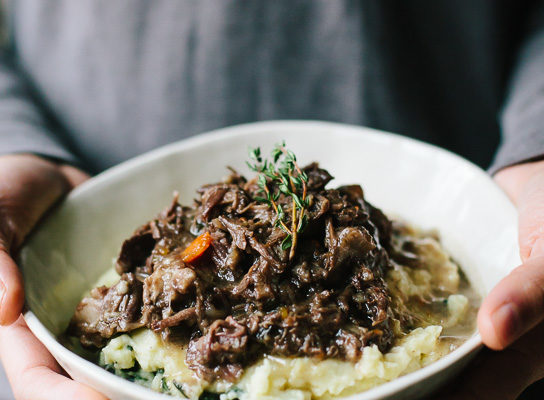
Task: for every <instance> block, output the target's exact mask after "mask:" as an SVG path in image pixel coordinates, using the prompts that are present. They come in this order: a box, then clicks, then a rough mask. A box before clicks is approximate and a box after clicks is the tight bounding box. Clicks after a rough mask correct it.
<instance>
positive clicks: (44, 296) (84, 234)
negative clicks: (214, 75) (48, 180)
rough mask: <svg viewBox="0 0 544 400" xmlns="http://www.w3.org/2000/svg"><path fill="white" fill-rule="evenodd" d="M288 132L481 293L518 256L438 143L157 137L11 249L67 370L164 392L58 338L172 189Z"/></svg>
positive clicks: (48, 340)
mask: <svg viewBox="0 0 544 400" xmlns="http://www.w3.org/2000/svg"><path fill="white" fill-rule="evenodd" d="M282 139H286V140H287V144H288V147H290V148H291V149H293V150H294V151H295V152H296V153H297V154H298V157H299V160H300V161H301V163H305V162H309V161H312V160H318V161H319V162H320V163H321V165H322V166H323V167H325V168H326V169H328V170H329V171H330V172H331V173H332V174H333V175H334V176H335V177H336V179H335V180H334V181H333V183H332V185H339V184H345V183H360V184H361V185H362V186H363V188H364V190H365V194H366V197H367V199H368V200H369V201H370V202H372V203H374V204H375V205H376V206H378V207H380V208H382V209H383V210H384V211H385V212H386V213H391V214H394V215H398V216H401V217H403V218H404V219H406V220H408V221H411V222H413V223H416V224H417V225H419V226H421V227H424V228H437V229H438V230H439V231H440V233H441V235H442V239H443V242H444V244H445V246H446V248H447V249H448V250H449V251H450V252H451V254H453V255H454V257H455V258H456V259H457V260H458V261H459V262H460V264H461V265H462V266H463V268H464V270H465V272H466V273H467V275H468V277H469V279H470V280H471V282H472V283H473V285H474V286H475V287H476V289H477V290H478V291H479V292H480V293H481V294H482V295H485V294H486V293H487V292H488V291H489V290H490V289H491V288H492V287H493V286H494V285H495V284H496V283H497V282H498V281H499V279H500V278H502V277H503V276H505V275H506V274H507V273H508V272H509V271H510V270H511V269H512V268H514V267H515V266H516V265H517V264H518V263H519V256H518V248H517V239H516V238H517V228H516V218H517V217H516V212H515V209H514V207H513V206H512V204H511V203H510V202H509V200H508V199H507V198H506V196H505V195H504V194H503V193H502V192H501V190H500V189H499V188H498V187H497V186H496V185H495V184H494V183H493V181H492V180H491V179H490V178H489V177H488V175H487V174H486V173H485V172H484V171H482V170H481V169H479V168H478V167H476V166H474V165H472V164H471V163H469V162H468V161H466V160H464V159H462V158H460V157H458V156H456V155H454V154H451V153H449V152H447V151H444V150H442V149H439V148H437V147H433V146H430V145H427V144H423V143H420V142H417V141H414V140H411V139H407V138H404V137H401V136H397V135H393V134H389V133H385V132H379V131H376V130H372V129H368V128H361V127H354V126H348V125H342V124H333V123H324V122H310V121H278V122H263V123H255V124H247V125H240V126H235V127H231V128H226V129H221V130H217V131H214V132H211V133H207V134H203V135H199V136H197V137H194V138H191V139H188V140H184V141H181V142H178V143H174V144H171V145H168V146H165V147H163V148H161V149H158V150H155V151H152V152H150V153H147V154H144V155H142V156H140V157H137V158H135V159H132V160H130V161H127V162H125V163H123V164H121V165H119V166H116V167H114V168H112V169H110V170H108V171H106V172H104V173H102V174H100V175H99V176H97V177H95V178H93V179H91V180H90V181H88V182H86V183H85V184H84V185H82V186H80V187H79V188H77V189H76V190H74V191H73V192H72V193H71V194H70V195H69V196H68V198H67V199H66V201H65V202H64V203H63V204H62V205H61V206H60V207H59V208H58V209H57V210H55V212H53V213H52V214H51V215H50V216H49V217H48V218H47V219H46V220H45V221H44V222H43V223H42V224H41V225H40V226H39V228H38V229H37V231H36V232H35V233H34V234H33V235H32V237H31V238H30V239H29V241H28V243H27V245H26V246H25V248H24V249H23V251H22V253H21V257H20V262H21V266H22V269H23V273H24V275H25V284H26V296H27V303H28V306H29V308H30V310H31V311H29V312H27V313H26V315H25V318H26V321H27V323H28V325H29V327H30V329H31V330H32V331H33V332H34V334H35V335H36V336H37V337H38V339H40V340H41V341H42V342H43V343H44V345H45V346H46V347H47V348H48V349H49V351H50V352H51V353H52V354H53V355H54V356H55V358H56V359H57V360H58V361H59V363H60V364H61V365H62V366H63V367H64V368H65V369H66V371H67V372H68V373H69V374H70V375H71V376H72V377H73V378H74V379H76V380H78V381H81V382H84V383H86V384H88V385H89V386H91V387H94V388H95V389H97V390H99V391H101V392H103V393H104V394H106V395H107V396H108V397H110V398H111V399H112V400H121V399H123V400H127V399H128V400H144V399H145V400H150V399H163V400H164V399H167V398H170V397H167V396H165V395H160V394H157V393H154V392H151V391H150V390H148V389H145V388H142V387H140V386H138V385H136V384H134V383H131V382H129V381H126V380H123V379H121V378H119V377H116V376H114V375H113V374H111V373H109V372H106V371H105V370H103V369H101V368H100V367H98V366H96V365H94V364H92V363H90V362H88V361H86V360H84V359H83V358H81V357H79V356H77V355H76V354H74V353H72V352H71V351H69V350H68V349H67V348H65V347H64V346H62V345H61V344H60V343H59V342H58V341H57V339H56V336H57V335H58V334H60V333H61V332H62V331H63V330H64V329H65V328H66V326H67V323H68V321H69V319H70V316H71V315H72V313H73V311H74V308H75V306H76V304H77V303H78V301H79V300H80V298H81V296H82V294H83V293H84V292H85V291H87V290H88V289H89V288H90V285H92V283H93V282H95V281H96V279H97V278H98V277H99V276H100V275H101V274H102V273H103V272H104V271H105V270H106V269H108V268H111V265H112V259H113V258H114V257H115V256H116V254H117V252H118V249H119V247H120V244H121V243H122V241H123V239H124V238H126V237H128V236H129V235H130V234H131V232H132V231H133V230H134V229H135V228H136V227H137V226H139V225H140V224H141V223H143V222H145V221H146V220H148V219H149V218H151V217H152V216H153V215H155V214H156V213H157V212H158V211H159V210H161V209H162V208H163V207H164V206H165V205H167V204H168V203H169V201H170V199H171V194H172V191H173V190H179V191H180V193H181V201H182V202H183V203H190V202H191V200H192V199H193V197H194V191H195V189H196V188H197V187H198V186H200V184H203V183H206V182H214V181H217V180H219V179H220V178H221V177H222V176H223V175H225V174H226V170H225V166H226V165H230V166H233V167H235V168H237V169H239V170H240V171H243V172H247V170H246V168H245V165H244V161H245V160H246V157H247V148H248V146H261V147H262V148H263V151H264V152H268V151H269V150H270V149H271V147H272V146H273V144H274V143H277V142H279V141H281V140H282ZM480 346H481V339H480V336H479V335H478V334H475V335H474V336H473V337H472V338H470V339H469V340H468V341H467V342H466V343H464V344H463V345H462V346H461V347H460V348H459V349H457V350H455V351H454V352H453V353H451V354H449V355H447V356H446V357H444V358H442V359H441V360H439V361H437V362H435V363H434V364H431V365H430V366H428V367H426V368H423V369H421V370H419V371H416V372H414V373H411V374H409V375H406V376H403V377H401V378H399V379H396V380H394V381H392V382H390V383H387V384H384V385H382V386H379V387H377V388H375V389H372V390H369V391H367V392H364V393H361V394H358V395H355V396H352V397H350V399H352V400H355V399H357V400H369V399H383V398H392V397H395V398H397V399H398V398H415V397H417V396H422V395H424V394H426V393H429V392H430V391H432V390H433V389H435V388H436V387H437V386H438V385H440V384H441V383H443V382H444V381H446V380H447V379H449V378H451V377H452V376H453V375H454V374H455V373H456V372H458V371H459V370H460V369H461V368H462V367H463V366H464V365H465V364H466V363H467V362H468V360H469V359H470V358H471V357H472V356H474V355H475V353H476V352H477V350H478V349H479V348H480Z"/></svg>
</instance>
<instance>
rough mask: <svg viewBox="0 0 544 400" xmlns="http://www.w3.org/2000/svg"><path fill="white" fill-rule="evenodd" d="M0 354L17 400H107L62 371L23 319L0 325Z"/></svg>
mask: <svg viewBox="0 0 544 400" xmlns="http://www.w3.org/2000/svg"><path fill="white" fill-rule="evenodd" d="M0 358H1V359H2V362H3V363H4V366H5V369H6V374H7V376H8V380H9V381H10V384H11V386H12V388H13V393H14V394H15V398H16V399H17V400H59V399H78V400H106V397H104V396H103V395H101V394H99V393H97V392H95V391H94V390H92V389H91V388H89V387H87V386H85V385H83V384H80V383H77V382H75V381H73V380H71V379H69V378H67V377H65V376H63V375H61V374H62V369H61V368H60V366H59V365H58V364H57V363H56V361H55V359H54V358H53V357H52V356H51V355H50V354H49V352H48V351H47V349H46V348H45V347H44V346H43V345H42V344H41V343H40V342H39V341H38V340H37V339H36V338H35V337H34V335H32V332H30V330H29V329H28V327H27V326H26V324H25V322H24V320H23V319H22V317H21V318H19V319H18V320H17V322H15V323H14V324H13V325H10V326H8V327H3V328H0Z"/></svg>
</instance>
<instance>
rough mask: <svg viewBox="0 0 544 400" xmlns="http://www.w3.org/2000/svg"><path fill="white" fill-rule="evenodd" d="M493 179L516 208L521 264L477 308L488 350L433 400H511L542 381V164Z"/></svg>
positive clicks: (506, 171) (510, 170) (514, 169)
mask: <svg viewBox="0 0 544 400" xmlns="http://www.w3.org/2000/svg"><path fill="white" fill-rule="evenodd" d="M495 180H496V182H497V183H498V184H499V185H500V186H501V187H502V188H503V189H504V191H505V192H506V193H507V194H508V196H509V197H510V199H511V200H512V201H513V202H514V204H515V205H516V206H517V208H518V213H519V245H520V255H521V259H522V262H523V264H522V265H521V266H519V267H517V268H516V269H515V270H514V271H513V272H512V273H510V274H509V275H508V276H506V277H505V278H504V279H503V280H502V281H501V282H499V284H498V285H497V286H495V288H493V290H492V291H491V293H490V294H489V295H488V296H487V297H486V298H485V299H484V302H483V304H482V306H481V308H480V312H479V313H478V328H479V330H480V334H481V335H482V339H483V342H484V344H485V345H486V346H487V347H489V349H484V350H483V351H482V352H481V353H480V354H479V355H478V356H477V358H476V360H475V361H474V362H473V363H472V364H471V365H470V366H469V367H468V368H467V369H466V370H465V371H463V372H462V374H461V375H460V376H459V377H457V378H456V379H455V381H454V382H452V383H450V384H448V385H446V387H444V388H443V389H441V390H440V391H439V393H437V394H435V395H434V396H432V397H431V398H433V399H435V398H436V399H449V400H461V399H462V400H470V399H481V400H486V399H501V400H515V399H516V398H517V397H518V396H519V395H520V394H521V393H522V392H523V390H525V389H526V388H527V387H528V386H529V385H531V384H532V383H534V382H536V381H537V380H540V379H543V378H544V322H543V321H544V161H540V162H534V163H527V164H522V165H517V166H513V167H509V168H506V169H504V170H502V171H500V172H498V173H497V174H496V176H495ZM490 349H492V350H490ZM498 350H500V351H498Z"/></svg>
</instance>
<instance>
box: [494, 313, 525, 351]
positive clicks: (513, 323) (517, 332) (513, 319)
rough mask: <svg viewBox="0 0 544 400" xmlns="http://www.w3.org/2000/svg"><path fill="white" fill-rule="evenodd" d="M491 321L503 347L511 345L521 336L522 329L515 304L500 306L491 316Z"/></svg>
mask: <svg viewBox="0 0 544 400" xmlns="http://www.w3.org/2000/svg"><path fill="white" fill-rule="evenodd" d="M491 321H492V322H493V327H494V328H495V330H496V332H497V335H498V336H499V337H500V340H502V341H504V343H503V344H504V345H509V344H511V343H512V342H513V341H514V340H516V339H517V338H518V337H519V336H521V333H522V328H523V327H522V325H521V318H520V316H519V313H518V311H517V307H516V305H515V304H512V303H506V304H503V305H502V306H500V307H499V308H498V309H497V310H496V311H495V312H494V313H493V314H492V315H491Z"/></svg>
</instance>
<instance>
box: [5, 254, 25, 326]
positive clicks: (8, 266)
mask: <svg viewBox="0 0 544 400" xmlns="http://www.w3.org/2000/svg"><path fill="white" fill-rule="evenodd" d="M23 304H24V290H23V278H22V275H21V272H20V271H19V268H17V265H16V264H15V262H14V261H13V260H12V258H11V257H10V256H9V255H8V253H7V252H6V251H5V249H2V248H1V245H0V325H9V324H11V323H13V322H14V321H16V320H17V318H18V316H19V315H20V314H21V310H22V308H23Z"/></svg>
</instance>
